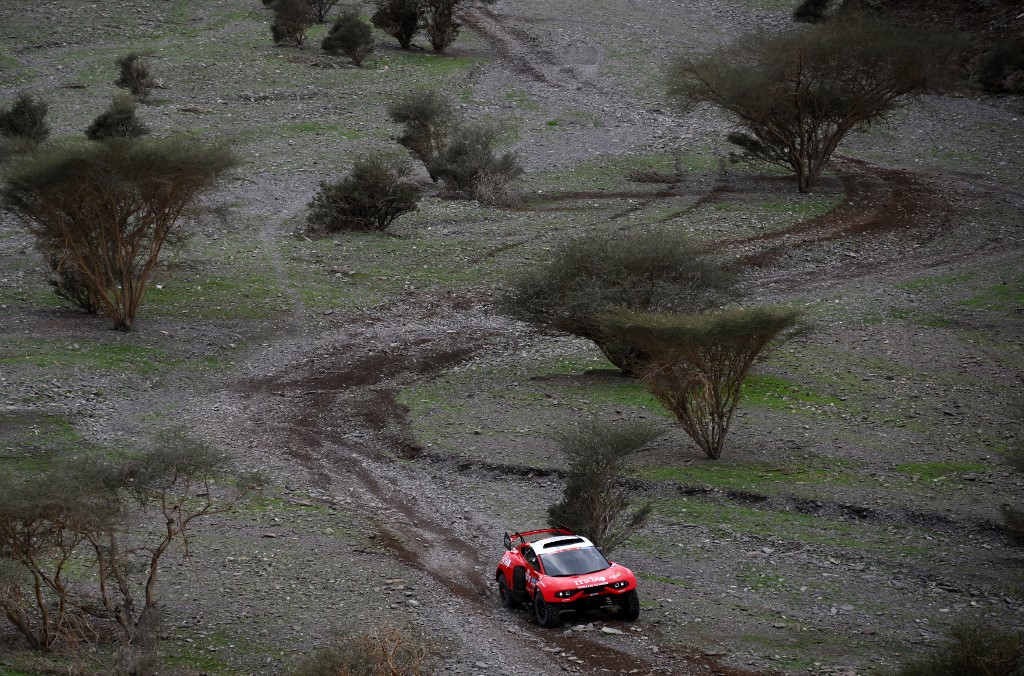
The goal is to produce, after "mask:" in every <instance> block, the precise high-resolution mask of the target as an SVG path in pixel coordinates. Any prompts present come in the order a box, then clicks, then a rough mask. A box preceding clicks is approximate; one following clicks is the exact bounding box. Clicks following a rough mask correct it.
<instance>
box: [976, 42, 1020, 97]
mask: <svg viewBox="0 0 1024 676" xmlns="http://www.w3.org/2000/svg"><path fill="white" fill-rule="evenodd" d="M977 79H978V83H979V84H981V86H982V88H983V89H984V90H985V91H987V92H991V93H993V94H1017V95H1024V39H1016V40H1003V41H1001V42H999V43H998V44H996V45H995V46H994V47H993V48H992V49H990V50H989V51H987V52H985V53H984V54H982V55H981V58H980V59H979V61H978V68H977Z"/></svg>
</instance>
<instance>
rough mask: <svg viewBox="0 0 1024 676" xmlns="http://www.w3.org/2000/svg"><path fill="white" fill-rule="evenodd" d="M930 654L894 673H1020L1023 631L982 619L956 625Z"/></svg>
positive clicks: (936, 675) (903, 675)
mask: <svg viewBox="0 0 1024 676" xmlns="http://www.w3.org/2000/svg"><path fill="white" fill-rule="evenodd" d="M947 636H948V639H949V640H948V642H947V643H946V644H945V645H943V646H942V647H941V648H939V649H938V650H936V651H933V653H932V655H930V656H928V657H925V658H922V659H919V660H915V661H913V662H910V663H908V664H905V665H903V666H902V667H900V668H899V669H897V670H896V671H895V672H894V676H1022V675H1024V633H1022V632H1020V631H1015V630H1012V629H1001V628H998V627H995V626H993V625H991V624H989V623H987V622H984V621H975V622H965V623H961V624H957V625H955V626H953V627H952V628H950V629H949V631H948V632H947Z"/></svg>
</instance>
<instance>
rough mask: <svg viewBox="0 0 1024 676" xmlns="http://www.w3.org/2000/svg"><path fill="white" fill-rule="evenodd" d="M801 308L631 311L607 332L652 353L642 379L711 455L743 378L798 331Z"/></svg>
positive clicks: (613, 320) (721, 440) (609, 321)
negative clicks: (689, 312) (769, 350)
mask: <svg viewBox="0 0 1024 676" xmlns="http://www.w3.org/2000/svg"><path fill="white" fill-rule="evenodd" d="M800 314H801V312H800V311H799V310H795V309H790V308H751V309H735V310H727V311H723V312H719V313H716V314H711V315H678V314H660V315H659V314H630V313H623V314H619V315H615V316H611V317H606V318H605V319H604V320H603V324H604V327H605V330H606V331H607V332H608V333H610V334H612V335H616V336H621V338H622V339H623V340H628V341H630V342H632V343H634V344H636V345H638V346H640V347H641V348H642V349H643V350H644V351H645V352H646V353H647V354H648V355H649V358H648V361H647V362H646V364H645V366H644V371H643V379H644V382H645V383H647V386H648V388H649V389H650V390H651V393H653V394H654V396H656V397H657V398H658V400H659V401H660V402H661V403H662V404H663V405H664V406H665V408H667V409H668V410H669V411H671V412H672V414H673V415H675V417H676V420H678V421H679V424H680V425H681V426H682V427H683V430H685V431H686V433H687V434H688V435H689V436H690V438H691V439H693V440H694V442H696V444H697V445H698V446H699V447H700V449H701V450H702V451H704V453H705V454H706V455H707V456H708V457H709V458H711V459H712V460H717V459H718V458H720V457H721V455H722V448H723V446H724V444H725V436H726V434H728V432H729V426H730V424H731V423H732V419H733V414H734V413H735V412H736V406H737V405H738V404H739V401H740V395H741V393H742V390H743V379H744V378H745V377H746V376H747V374H748V373H749V372H750V369H751V368H752V367H753V366H754V363H755V362H756V361H757V360H758V358H759V357H760V356H762V353H764V351H765V350H766V349H767V348H769V347H770V346H777V345H779V344H781V342H782V341H784V340H786V339H787V338H789V337H791V336H792V335H793V332H794V331H795V329H796V327H797V320H798V318H799V316H800Z"/></svg>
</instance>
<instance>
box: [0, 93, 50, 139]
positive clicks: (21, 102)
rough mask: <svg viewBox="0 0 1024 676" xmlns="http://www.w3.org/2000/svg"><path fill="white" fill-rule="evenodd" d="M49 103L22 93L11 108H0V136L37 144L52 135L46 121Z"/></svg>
mask: <svg viewBox="0 0 1024 676" xmlns="http://www.w3.org/2000/svg"><path fill="white" fill-rule="evenodd" d="M49 109H50V107H49V105H47V103H46V102H45V101H43V100H42V99H37V98H35V97H33V96H32V95H31V94H28V93H21V94H19V95H18V98H16V99H15V100H14V103H12V104H11V107H10V108H5V109H3V110H0V136H3V137H6V138H9V139H15V140H24V141H26V142H27V143H28V144H30V145H37V144H39V143H42V142H43V141H45V140H46V138H47V137H48V136H49V135H50V125H48V124H47V123H46V113H47V111H48V110H49Z"/></svg>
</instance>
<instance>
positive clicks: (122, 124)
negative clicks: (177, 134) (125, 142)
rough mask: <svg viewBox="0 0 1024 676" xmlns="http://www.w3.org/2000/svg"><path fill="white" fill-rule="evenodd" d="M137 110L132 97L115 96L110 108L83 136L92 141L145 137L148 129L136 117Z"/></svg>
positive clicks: (101, 114) (100, 115)
mask: <svg viewBox="0 0 1024 676" xmlns="http://www.w3.org/2000/svg"><path fill="white" fill-rule="evenodd" d="M137 108H138V106H137V105H136V103H135V100H134V99H133V98H132V97H130V96H115V97H114V100H113V101H112V102H111V103H110V107H109V108H107V109H106V110H105V111H103V112H102V113H100V114H99V115H98V116H97V117H96V119H95V120H93V121H92V124H90V125H89V128H88V129H86V130H85V136H86V137H87V138H89V139H90V140H93V141H101V140H103V139H107V138H138V137H139V136H145V135H146V134H148V133H149V127H147V126H146V125H145V123H143V122H142V120H140V119H139V118H138V117H136V115H135V113H136V110H137Z"/></svg>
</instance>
